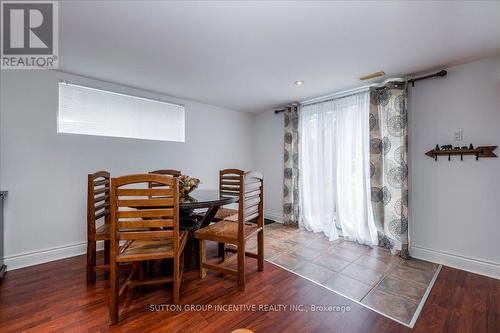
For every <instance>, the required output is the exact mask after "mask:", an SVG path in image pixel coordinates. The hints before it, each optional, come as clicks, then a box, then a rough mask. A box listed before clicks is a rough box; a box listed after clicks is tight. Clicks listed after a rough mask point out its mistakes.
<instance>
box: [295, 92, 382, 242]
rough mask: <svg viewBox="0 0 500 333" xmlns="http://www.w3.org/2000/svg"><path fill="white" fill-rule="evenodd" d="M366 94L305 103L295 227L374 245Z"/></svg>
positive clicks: (302, 110)
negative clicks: (297, 212) (298, 225)
mask: <svg viewBox="0 0 500 333" xmlns="http://www.w3.org/2000/svg"><path fill="white" fill-rule="evenodd" d="M369 107H370V97H369V92H368V91H366V92H362V93H358V94H355V95H351V96H347V97H341V98H338V99H334V100H332V101H326V102H322V103H316V104H310V105H305V106H303V107H302V108H301V110H300V116H299V170H300V177H299V189H300V198H301V200H300V219H299V223H300V226H302V227H304V228H306V229H307V230H310V231H314V232H323V233H325V235H326V236H327V237H328V238H329V239H330V240H335V239H338V238H339V236H343V237H344V238H345V239H349V240H353V241H357V242H359V243H361V244H368V245H377V229H376V227H375V223H374V220H373V213H372V207H371V199H370V138H369V133H370V131H369V115H370V110H369Z"/></svg>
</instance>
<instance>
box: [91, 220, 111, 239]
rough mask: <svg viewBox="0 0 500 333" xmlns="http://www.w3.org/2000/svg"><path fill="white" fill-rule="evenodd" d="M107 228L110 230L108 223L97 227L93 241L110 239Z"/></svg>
mask: <svg viewBox="0 0 500 333" xmlns="http://www.w3.org/2000/svg"><path fill="white" fill-rule="evenodd" d="M109 228H110V225H109V223H104V224H103V225H101V226H100V227H98V228H97V229H96V231H95V239H96V240H109V238H110V233H109Z"/></svg>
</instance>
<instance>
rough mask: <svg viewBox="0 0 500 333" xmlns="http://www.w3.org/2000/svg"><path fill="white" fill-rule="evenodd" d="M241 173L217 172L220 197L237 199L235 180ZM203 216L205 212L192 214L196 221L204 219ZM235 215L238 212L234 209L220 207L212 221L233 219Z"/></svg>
mask: <svg viewBox="0 0 500 333" xmlns="http://www.w3.org/2000/svg"><path fill="white" fill-rule="evenodd" d="M242 172H244V171H242V170H239V169H224V170H220V171H219V193H220V195H221V196H232V197H236V198H238V196H239V190H240V188H239V183H238V180H237V178H238V177H239V174H241V173H242ZM223 189H226V191H223ZM205 214H206V212H201V213H197V214H194V215H193V216H194V217H195V218H196V219H198V220H201V219H203V218H204V217H205ZM237 215H238V210H236V209H232V208H227V207H220V208H219V209H218V210H217V212H216V213H215V216H214V217H213V218H212V221H213V222H218V221H222V220H223V219H226V218H233V219H234V218H237Z"/></svg>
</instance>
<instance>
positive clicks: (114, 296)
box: [109, 262, 120, 325]
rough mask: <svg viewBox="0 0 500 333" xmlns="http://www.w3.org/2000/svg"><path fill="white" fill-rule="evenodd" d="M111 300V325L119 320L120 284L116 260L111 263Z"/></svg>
mask: <svg viewBox="0 0 500 333" xmlns="http://www.w3.org/2000/svg"><path fill="white" fill-rule="evenodd" d="M109 282H110V287H111V288H110V300H109V320H110V322H111V325H113V324H116V323H117V322H118V320H119V316H118V313H119V292H120V286H119V282H118V272H117V267H116V262H112V263H111V267H110V279H109Z"/></svg>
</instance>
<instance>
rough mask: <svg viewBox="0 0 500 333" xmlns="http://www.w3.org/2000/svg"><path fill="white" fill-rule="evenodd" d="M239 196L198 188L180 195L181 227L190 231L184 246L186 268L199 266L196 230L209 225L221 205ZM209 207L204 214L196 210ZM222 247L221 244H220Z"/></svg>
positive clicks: (229, 202) (231, 201)
mask: <svg viewBox="0 0 500 333" xmlns="http://www.w3.org/2000/svg"><path fill="white" fill-rule="evenodd" d="M237 200H238V197H236V196H227V195H221V194H220V193H219V190H209V189H196V190H194V191H193V192H191V193H189V195H188V196H185V197H179V225H180V229H181V230H183V231H187V232H188V239H187V242H186V245H185V248H184V257H185V261H184V264H185V269H186V270H190V269H195V268H196V267H197V266H198V264H199V263H198V260H199V259H198V258H199V253H198V242H197V241H196V239H195V238H194V232H195V231H196V230H198V229H200V228H203V227H206V226H208V225H209V224H210V223H211V222H212V220H213V219H214V217H215V214H217V211H218V210H219V208H220V207H221V206H225V205H229V204H232V203H235V202H237ZM203 208H207V211H206V212H205V214H204V215H200V214H197V213H196V212H195V210H197V209H203ZM219 248H220V246H219Z"/></svg>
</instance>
